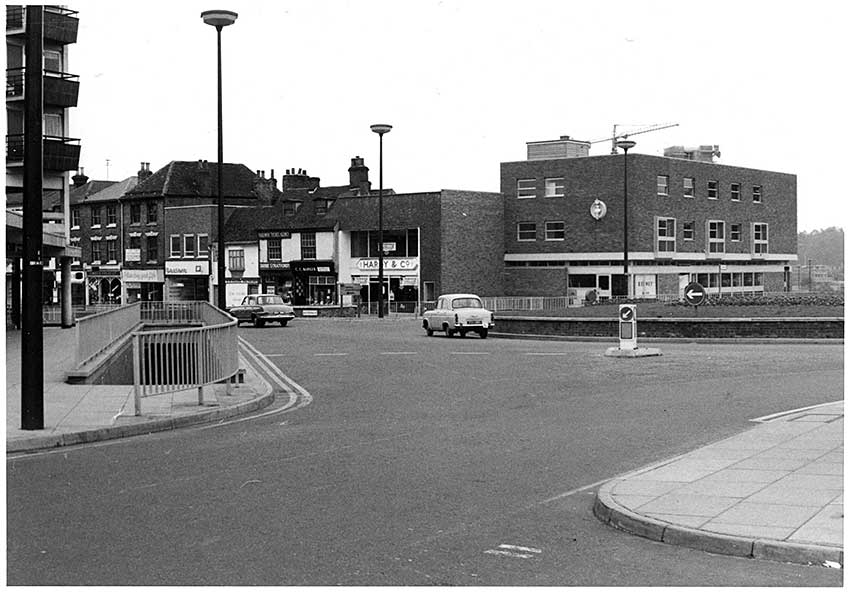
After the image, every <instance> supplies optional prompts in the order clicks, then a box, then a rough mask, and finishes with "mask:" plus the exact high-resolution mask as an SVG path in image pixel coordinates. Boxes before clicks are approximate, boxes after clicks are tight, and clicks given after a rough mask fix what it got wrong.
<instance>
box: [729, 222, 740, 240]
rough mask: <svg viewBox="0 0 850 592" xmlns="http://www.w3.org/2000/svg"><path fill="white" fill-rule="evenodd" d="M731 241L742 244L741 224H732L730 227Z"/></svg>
mask: <svg viewBox="0 0 850 592" xmlns="http://www.w3.org/2000/svg"><path fill="white" fill-rule="evenodd" d="M729 240H730V241H732V242H733V243H739V242H741V225H740V224H730V225H729Z"/></svg>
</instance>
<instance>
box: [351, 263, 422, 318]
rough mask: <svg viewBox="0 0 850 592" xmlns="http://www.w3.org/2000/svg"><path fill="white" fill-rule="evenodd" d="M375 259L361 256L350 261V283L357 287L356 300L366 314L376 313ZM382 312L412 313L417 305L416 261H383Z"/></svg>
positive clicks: (417, 270) (377, 287)
mask: <svg viewBox="0 0 850 592" xmlns="http://www.w3.org/2000/svg"><path fill="white" fill-rule="evenodd" d="M379 265H380V263H379V260H378V258H377V257H364V258H361V259H355V260H352V270H351V281H352V282H353V283H357V284H360V285H361V289H360V301H361V303H362V304H363V305H364V306H366V310H368V311H369V312H370V313H377V312H378V308H377V306H378V305H377V303H378V299H379V295H380V291H379V290H380V289H381V287H380V284H379V281H378V276H379V269H378V268H379ZM383 275H384V285H383V295H384V311H385V312H410V313H412V312H415V311H416V310H417V308H418V307H419V305H420V302H419V258H418V257H385V258H384V273H383Z"/></svg>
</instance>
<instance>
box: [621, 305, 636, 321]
mask: <svg viewBox="0 0 850 592" xmlns="http://www.w3.org/2000/svg"><path fill="white" fill-rule="evenodd" d="M634 319H635V309H634V308H633V307H631V306H623V307H622V308H620V320H621V321H623V322H624V323H628V322H630V321H633V320H634Z"/></svg>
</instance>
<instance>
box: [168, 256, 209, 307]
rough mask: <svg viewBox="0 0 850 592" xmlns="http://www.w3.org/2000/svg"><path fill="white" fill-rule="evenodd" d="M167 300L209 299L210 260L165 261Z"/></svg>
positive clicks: (205, 300) (206, 300)
mask: <svg viewBox="0 0 850 592" xmlns="http://www.w3.org/2000/svg"><path fill="white" fill-rule="evenodd" d="M165 289H166V293H167V300H179V301H184V302H185V301H191V300H199V301H204V302H209V300H210V262H209V261H208V260H190V261H166V262H165Z"/></svg>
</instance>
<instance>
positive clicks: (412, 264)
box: [357, 257, 419, 271]
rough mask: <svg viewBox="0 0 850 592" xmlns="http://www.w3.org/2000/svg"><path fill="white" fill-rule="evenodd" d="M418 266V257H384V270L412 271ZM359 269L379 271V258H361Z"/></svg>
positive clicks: (358, 263)
mask: <svg viewBox="0 0 850 592" xmlns="http://www.w3.org/2000/svg"><path fill="white" fill-rule="evenodd" d="M418 267H419V260H418V259H401V258H398V257H389V258H386V259H384V270H391V271H412V270H415V269H416V268H418ZM357 269H360V270H362V271H378V259H377V258H374V259H373V258H368V259H361V260H360V261H358V262H357Z"/></svg>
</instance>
